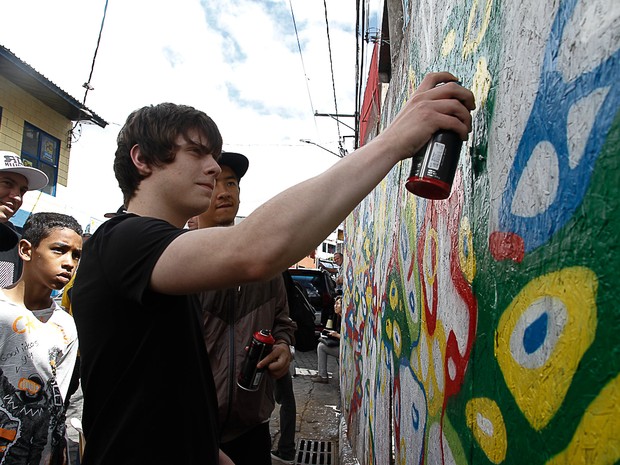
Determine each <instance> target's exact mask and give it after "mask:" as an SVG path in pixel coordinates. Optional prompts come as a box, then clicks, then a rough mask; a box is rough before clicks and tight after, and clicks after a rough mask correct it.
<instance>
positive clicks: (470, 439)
mask: <svg viewBox="0 0 620 465" xmlns="http://www.w3.org/2000/svg"><path fill="white" fill-rule="evenodd" d="M403 4H404V5H405V10H406V11H405V31H404V37H405V40H404V43H403V46H402V48H401V50H400V56H399V60H400V61H399V63H398V64H397V66H396V68H395V69H393V75H392V79H391V82H390V89H389V91H388V95H387V98H386V100H385V102H384V105H383V108H382V125H383V126H385V125H386V124H387V123H388V122H389V121H390V120H391V119H392V118H393V117H394V115H395V114H396V113H397V111H398V110H399V109H400V108H401V107H402V105H403V103H404V102H405V101H406V100H407V99H408V98H409V97H410V95H411V93H412V92H413V90H414V89H415V87H416V85H418V84H419V82H420V81H421V79H422V77H423V76H424V75H425V74H426V73H427V72H430V71H435V70H442V69H447V70H450V71H452V72H453V73H455V74H456V75H458V76H459V77H460V78H461V80H462V81H463V84H464V85H466V86H468V87H470V88H471V89H472V90H473V91H474V93H475V95H476V98H477V104H478V108H477V110H476V112H475V113H474V125H475V127H474V131H473V133H472V135H471V137H470V140H469V142H468V143H467V146H466V147H464V148H463V150H462V152H461V158H460V162H459V170H458V173H457V177H456V180H455V183H454V186H453V190H452V195H451V197H450V198H449V199H448V200H444V201H427V200H424V199H421V198H418V197H414V196H413V195H411V194H410V193H408V192H407V191H406V190H405V189H404V187H403V186H404V182H405V180H406V178H407V176H408V174H409V170H410V161H406V162H403V163H402V164H401V165H400V166H397V167H396V168H395V169H394V170H392V172H391V173H390V174H389V176H388V177H387V178H386V179H385V180H384V182H383V183H382V184H381V185H380V186H379V187H378V188H377V189H376V190H375V191H374V192H373V193H372V194H371V195H369V196H368V197H367V198H366V199H365V200H364V201H363V202H362V203H361V204H360V206H359V207H358V208H357V209H356V210H355V211H354V213H353V214H352V215H351V216H350V217H349V218H348V219H347V221H346V223H345V264H344V266H345V267H346V282H345V293H344V298H345V306H346V309H345V318H344V323H343V331H344V332H345V333H346V339H345V342H344V343H343V344H342V353H341V367H342V370H341V392H342V396H343V422H344V426H345V428H344V431H345V433H346V441H345V440H344V438H343V441H341V444H342V445H343V446H345V447H344V448H345V449H348V450H349V452H350V456H351V457H354V458H355V459H356V460H357V461H358V462H359V463H361V464H379V465H386V464H389V463H391V460H392V457H393V459H394V461H395V463H399V464H419V463H424V464H488V463H494V464H499V463H505V464H561V463H562V464H568V463H570V464H614V463H618V461H620V376H619V372H620V303H619V302H620V277H619V272H620V253H619V250H618V248H619V239H620V200H619V197H620V117H619V113H618V108H619V101H620V84H619V82H618V81H619V79H620V2H618V1H617V0H562V1H559V0H555V1H552V0H544V1H540V0H520V1H514V2H508V1H505V2H500V1H498V0H464V1H442V0H403Z"/></svg>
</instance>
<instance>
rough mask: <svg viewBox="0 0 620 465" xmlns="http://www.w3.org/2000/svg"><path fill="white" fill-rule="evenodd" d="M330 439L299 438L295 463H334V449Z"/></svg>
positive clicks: (304, 464) (309, 464) (300, 464)
mask: <svg viewBox="0 0 620 465" xmlns="http://www.w3.org/2000/svg"><path fill="white" fill-rule="evenodd" d="M334 449H335V448H334V443H333V442H332V441H317V440H315V439H300V440H299V442H298V443H297V454H296V456H295V458H296V461H295V465H335V464H336V460H335V459H336V451H335V450H334Z"/></svg>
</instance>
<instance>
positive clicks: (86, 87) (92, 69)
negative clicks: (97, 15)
mask: <svg viewBox="0 0 620 465" xmlns="http://www.w3.org/2000/svg"><path fill="white" fill-rule="evenodd" d="M107 12H108V0H105V6H104V8H103V18H102V19H101V27H100V28H99V36H98V37H97V46H96V47H95V53H94V55H93V62H92V64H91V65H90V74H89V75H88V81H86V82H85V83H84V84H83V85H82V87H84V88H85V89H86V92H84V101H83V102H82V104H83V105H86V96H87V95H88V91H89V90H93V87H92V86H91V85H90V81H91V79H92V78H93V72H94V71H95V61H96V60H97V52H98V51H99V43H100V42H101V33H102V32H103V25H104V24H105V17H106V13H107Z"/></svg>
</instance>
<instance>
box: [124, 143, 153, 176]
mask: <svg viewBox="0 0 620 465" xmlns="http://www.w3.org/2000/svg"><path fill="white" fill-rule="evenodd" d="M129 154H130V156H131V161H132V162H133V164H134V165H135V167H136V168H137V169H138V173H140V174H141V175H142V176H144V177H146V176H148V175H149V174H151V172H152V171H153V170H152V169H151V165H149V164H148V163H147V161H146V160H145V159H144V156H143V155H142V150H140V146H139V145H138V144H136V145H134V146H133V147H132V148H131V150H130V151H129Z"/></svg>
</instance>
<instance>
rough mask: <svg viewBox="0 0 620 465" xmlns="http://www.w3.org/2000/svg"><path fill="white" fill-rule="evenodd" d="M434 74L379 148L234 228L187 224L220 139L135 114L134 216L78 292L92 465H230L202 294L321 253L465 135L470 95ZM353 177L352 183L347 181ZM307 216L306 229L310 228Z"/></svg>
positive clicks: (200, 127)
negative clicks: (424, 161) (351, 220)
mask: <svg viewBox="0 0 620 465" xmlns="http://www.w3.org/2000/svg"><path fill="white" fill-rule="evenodd" d="M456 80H457V79H456V77H455V76H453V75H452V74H450V73H434V74H431V75H429V76H427V77H426V78H425V79H424V80H423V81H422V82H421V84H420V86H419V87H418V90H417V91H416V93H415V94H414V95H413V96H412V97H411V99H410V100H409V102H408V103H407V104H406V105H405V106H404V108H403V109H402V110H401V112H400V114H399V115H398V116H397V117H396V119H395V120H394V121H393V122H392V124H391V125H390V126H388V127H387V128H386V129H385V130H384V131H383V132H382V133H381V134H379V135H378V136H377V137H376V138H375V139H373V140H372V141H371V142H369V143H368V144H366V145H365V146H363V147H362V148H360V149H358V150H356V151H355V152H354V153H352V154H350V155H348V156H347V157H345V158H343V159H341V160H340V161H339V162H338V163H336V164H335V165H334V166H332V167H331V168H330V169H328V170H327V171H326V172H324V173H323V174H321V175H319V176H316V177H314V178H311V179H309V180H307V181H305V182H303V183H301V184H298V185H297V186H294V187H292V188H289V189H287V190H286V191H284V192H283V193H281V194H279V195H278V196H276V197H274V198H273V199H271V200H270V201H268V202H267V203H265V204H264V205H262V206H261V207H260V208H258V209H257V210H256V211H254V212H253V213H252V214H251V215H249V216H248V217H247V218H246V219H245V220H244V221H242V222H241V223H239V224H238V225H235V226H231V227H229V228H205V229H197V230H192V231H190V230H187V229H183V227H184V226H185V224H186V223H187V220H188V219H189V218H191V217H192V216H195V215H198V214H200V213H202V212H204V211H205V210H206V209H207V208H208V206H209V203H210V200H211V195H212V192H213V188H214V185H215V179H216V178H217V176H218V175H219V174H220V171H221V169H220V167H219V165H218V164H217V160H218V159H219V157H220V153H221V147H222V139H221V136H220V134H219V131H218V130H217V126H216V125H215V123H213V121H212V120H211V119H210V118H209V117H208V116H207V115H205V114H204V113H202V112H199V111H197V110H195V109H193V108H191V107H185V106H179V105H173V104H161V105H157V106H152V107H144V108H142V109H140V110H137V111H135V112H133V113H132V114H131V115H130V116H129V118H128V120H127V122H126V124H125V126H124V127H123V128H122V129H121V132H120V134H119V137H118V149H117V151H116V157H115V161H114V169H115V173H116V177H117V179H118V181H119V186H120V187H121V190H122V192H123V197H124V205H125V206H126V207H127V212H128V213H127V214H125V215H120V216H117V217H116V218H112V219H111V220H109V221H106V222H105V223H103V224H102V225H101V226H100V227H99V228H98V229H97V231H96V232H95V234H93V237H92V238H91V239H90V240H89V241H88V243H87V244H86V252H85V254H84V260H83V262H82V264H81V265H80V273H79V274H78V276H77V277H76V283H75V287H74V293H73V299H74V300H73V308H74V316H75V319H76V323H77V326H78V331H79V333H80V341H81V346H80V347H81V360H82V363H81V367H82V387H83V393H84V416H83V423H84V433H85V436H86V449H85V453H84V464H85V465H91V464H104V463H105V464H114V465H116V464H120V463H149V464H170V463H183V464H197V465H198V464H201V465H204V464H215V463H218V454H219V460H220V463H231V462H230V460H229V459H228V458H227V457H226V456H225V454H223V453H220V452H219V450H218V440H217V435H218V430H219V426H218V423H217V400H216V398H215V390H214V386H213V378H212V375H211V370H210V366H209V360H208V356H207V351H206V348H205V345H204V341H203V340H202V332H201V321H200V319H199V305H198V302H197V301H196V298H195V294H196V293H198V292H201V291H206V290H210V289H222V288H228V287H231V286H234V285H239V284H243V283H248V282H255V281H265V280H268V279H270V278H272V277H273V276H275V275H277V274H279V273H281V272H282V270H284V269H286V268H287V267H288V266H289V265H291V264H292V263H295V261H297V260H299V259H300V258H301V257H303V256H304V255H305V254H306V252H307V251H308V250H312V249H313V248H315V247H316V246H317V245H318V244H319V243H320V242H321V241H322V240H323V239H324V238H325V237H327V236H328V235H329V234H330V233H331V232H332V231H333V230H334V229H335V228H336V227H337V226H338V225H339V224H340V223H341V222H342V221H343V219H344V218H345V217H346V215H347V214H349V213H350V212H351V210H352V209H353V208H354V207H355V206H356V205H357V204H358V203H359V202H360V201H361V200H362V199H363V198H364V197H365V196H366V195H368V193H369V192H370V191H371V190H372V189H373V188H374V187H375V186H376V185H377V184H378V183H379V182H380V181H381V179H383V177H384V176H385V175H386V174H387V173H388V172H389V171H390V170H391V169H392V168H393V167H394V165H395V164H396V163H398V162H399V161H401V160H404V159H406V158H407V157H410V156H412V155H413V154H414V153H415V152H416V151H418V150H419V149H420V148H421V147H422V146H423V145H424V144H425V143H426V142H427V141H428V140H429V139H430V137H431V136H432V134H433V133H434V132H436V131H438V130H440V129H446V130H452V131H455V132H456V133H457V134H459V136H460V137H461V138H462V139H466V138H467V134H468V132H469V131H470V130H471V115H470V111H471V110H472V109H473V108H474V98H473V95H472V93H471V92H470V91H469V90H467V89H465V88H463V87H461V86H459V85H458V84H455V83H454V84H453V83H448V84H446V85H443V86H440V87H435V86H436V85H437V84H438V83H440V82H446V81H456ZM344 178H347V179H349V180H350V182H341V180H342V179H344ZM308 218H312V221H308Z"/></svg>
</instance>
